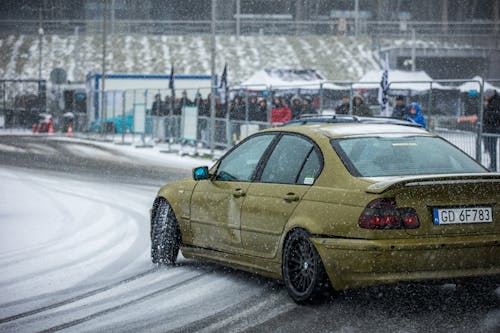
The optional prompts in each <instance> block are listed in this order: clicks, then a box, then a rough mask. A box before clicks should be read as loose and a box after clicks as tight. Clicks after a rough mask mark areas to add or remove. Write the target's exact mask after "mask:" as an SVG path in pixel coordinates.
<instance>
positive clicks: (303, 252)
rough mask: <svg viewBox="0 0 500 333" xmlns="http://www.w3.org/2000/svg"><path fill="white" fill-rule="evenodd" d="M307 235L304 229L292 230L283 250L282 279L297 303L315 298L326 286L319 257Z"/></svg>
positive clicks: (324, 274)
mask: <svg viewBox="0 0 500 333" xmlns="http://www.w3.org/2000/svg"><path fill="white" fill-rule="evenodd" d="M309 237H310V234H309V233H308V232H307V231H305V230H302V229H298V230H295V231H293V232H292V234H290V236H289V238H288V239H287V241H286V243H285V247H284V251H283V267H282V269H283V280H284V283H285V286H286V288H287V290H288V293H289V294H290V296H291V297H292V298H293V300H294V301H295V302H297V303H299V304H303V303H308V302H311V301H313V300H315V299H317V298H318V297H320V296H321V294H322V293H323V292H324V291H326V290H327V286H328V280H327V276H326V273H325V269H324V267H323V263H322V262H321V257H320V256H319V254H318V251H317V250H316V248H315V247H314V245H313V244H312V243H311V241H310V240H309Z"/></svg>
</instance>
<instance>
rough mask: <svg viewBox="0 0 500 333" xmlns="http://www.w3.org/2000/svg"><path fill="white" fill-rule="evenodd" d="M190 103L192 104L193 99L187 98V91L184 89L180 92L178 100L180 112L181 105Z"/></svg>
mask: <svg viewBox="0 0 500 333" xmlns="http://www.w3.org/2000/svg"><path fill="white" fill-rule="evenodd" d="M191 105H193V101H192V100H190V99H189V98H188V96H187V91H186V90H184V91H183V92H182V97H181V99H180V101H179V108H180V109H181V112H182V108H183V107H185V106H191Z"/></svg>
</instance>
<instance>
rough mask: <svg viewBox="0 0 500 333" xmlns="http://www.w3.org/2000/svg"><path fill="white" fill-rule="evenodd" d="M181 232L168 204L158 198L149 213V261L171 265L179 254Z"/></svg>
mask: <svg viewBox="0 0 500 333" xmlns="http://www.w3.org/2000/svg"><path fill="white" fill-rule="evenodd" d="M180 241H181V233H180V230H179V225H178V224H177V219H176V218H175V213H174V211H173V209H172V207H171V206H170V204H169V203H168V202H167V201H166V200H165V199H163V198H158V199H157V200H155V203H154V204H153V210H152V215H151V261H152V262H153V263H155V264H165V265H173V264H175V262H176V260H177V255H178V254H179V246H180Z"/></svg>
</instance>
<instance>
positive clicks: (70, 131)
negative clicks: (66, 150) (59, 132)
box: [67, 124, 73, 136]
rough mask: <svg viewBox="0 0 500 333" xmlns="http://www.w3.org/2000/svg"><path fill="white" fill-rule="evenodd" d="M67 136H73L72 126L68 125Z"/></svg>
mask: <svg viewBox="0 0 500 333" xmlns="http://www.w3.org/2000/svg"><path fill="white" fill-rule="evenodd" d="M67 135H68V136H73V126H72V125H71V124H69V125H68V134H67Z"/></svg>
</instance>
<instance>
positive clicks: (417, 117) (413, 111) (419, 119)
mask: <svg viewBox="0 0 500 333" xmlns="http://www.w3.org/2000/svg"><path fill="white" fill-rule="evenodd" d="M406 119H409V120H413V121H414V122H416V123H417V124H420V125H422V127H424V128H425V127H427V123H426V122H425V118H424V116H423V115H422V113H421V112H420V104H418V103H416V102H413V103H411V104H410V107H409V108H408V111H407V117H406Z"/></svg>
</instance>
